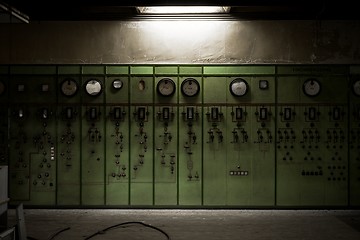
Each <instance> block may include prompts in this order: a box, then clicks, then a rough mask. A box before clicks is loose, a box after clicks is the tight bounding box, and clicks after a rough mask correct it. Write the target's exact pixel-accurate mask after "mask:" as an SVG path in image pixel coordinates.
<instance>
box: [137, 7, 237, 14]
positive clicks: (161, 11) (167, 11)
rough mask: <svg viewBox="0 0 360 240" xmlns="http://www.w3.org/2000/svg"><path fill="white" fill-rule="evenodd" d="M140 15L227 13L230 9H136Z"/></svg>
mask: <svg viewBox="0 0 360 240" xmlns="http://www.w3.org/2000/svg"><path fill="white" fill-rule="evenodd" d="M136 9H137V10H138V12H139V13H141V14H207V13H208V14H210V13H228V12H229V11H230V7H216V6H181V7H180V6H172V7H165V6H159V7H136Z"/></svg>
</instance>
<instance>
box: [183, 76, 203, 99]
mask: <svg viewBox="0 0 360 240" xmlns="http://www.w3.org/2000/svg"><path fill="white" fill-rule="evenodd" d="M181 92H182V93H183V94H184V95H185V96H187V97H193V96H196V95H197V94H198V93H199V92H200V84H199V82H198V81H197V80H196V79H194V78H186V79H185V80H184V81H183V82H182V84H181Z"/></svg>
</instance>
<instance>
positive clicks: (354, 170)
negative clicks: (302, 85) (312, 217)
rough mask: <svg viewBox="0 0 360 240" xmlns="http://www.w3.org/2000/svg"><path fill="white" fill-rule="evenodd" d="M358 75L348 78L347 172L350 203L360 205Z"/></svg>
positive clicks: (359, 97)
mask: <svg viewBox="0 0 360 240" xmlns="http://www.w3.org/2000/svg"><path fill="white" fill-rule="evenodd" d="M359 79H360V76H358V75H353V76H352V77H351V78H350V86H351V88H352V91H351V93H350V105H349V118H350V121H349V122H350V126H349V170H350V171H349V172H350V183H349V191H350V195H349V196H350V205H351V206H360V190H359V189H360V94H359V93H360V87H359V86H360V80H359Z"/></svg>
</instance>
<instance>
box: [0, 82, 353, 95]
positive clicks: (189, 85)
mask: <svg viewBox="0 0 360 240" xmlns="http://www.w3.org/2000/svg"><path fill="white" fill-rule="evenodd" d="M263 84H268V83H267V81H261V80H260V82H259V87H260V88H266V87H267V86H266V85H263ZM122 86H123V82H122V80H121V79H115V80H113V82H112V87H113V88H114V89H121V88H122ZM302 89H303V92H304V94H305V95H307V96H309V97H314V96H317V95H318V94H319V93H320V91H321V84H320V82H319V81H318V80H317V79H315V78H309V79H307V80H306V81H305V82H304V84H303V88H302ZM175 90H176V84H175V82H174V81H173V80H172V79H170V78H163V79H161V80H160V81H159V82H158V84H157V92H158V93H159V94H160V95H162V96H171V95H173V94H174V93H175ZM229 90H230V93H231V94H232V95H233V96H236V97H241V96H244V95H245V94H246V93H247V92H248V90H249V87H248V83H247V82H246V81H245V80H244V79H242V78H236V79H234V80H232V81H231V83H230V86H229ZM352 90H353V92H354V94H355V95H356V96H360V80H357V81H355V82H354V83H353V85H352ZM77 91H78V84H77V82H76V81H75V80H74V79H71V78H69V79H66V80H64V81H63V82H62V83H61V92H62V93H63V94H64V95H65V96H68V97H71V96H74V95H75V94H76V93H77ZM85 91H86V93H88V94H89V95H91V96H98V95H99V94H100V93H101V92H102V84H101V82H100V81H99V80H97V79H90V80H88V81H87V82H86V83H85ZM4 92H5V84H4V83H3V82H2V81H0V95H1V94H3V93H4ZM181 92H182V93H183V94H184V95H185V96H188V97H192V96H196V95H197V94H198V93H199V92H200V84H199V82H198V81H197V80H196V79H194V78H186V79H185V80H184V81H183V82H182V84H181Z"/></svg>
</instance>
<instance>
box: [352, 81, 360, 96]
mask: <svg viewBox="0 0 360 240" xmlns="http://www.w3.org/2000/svg"><path fill="white" fill-rule="evenodd" d="M353 92H354V94H355V95H356V96H360V80H357V81H355V82H354V83H353Z"/></svg>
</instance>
